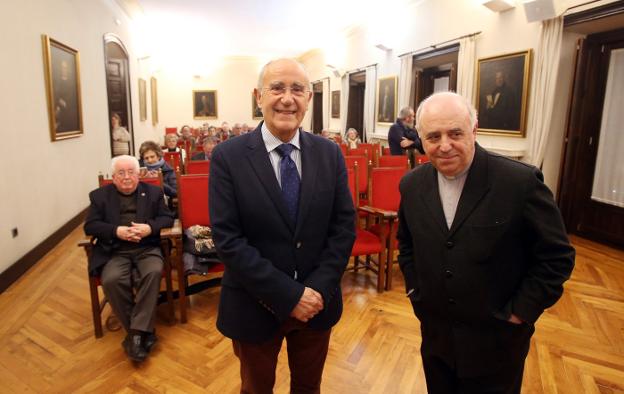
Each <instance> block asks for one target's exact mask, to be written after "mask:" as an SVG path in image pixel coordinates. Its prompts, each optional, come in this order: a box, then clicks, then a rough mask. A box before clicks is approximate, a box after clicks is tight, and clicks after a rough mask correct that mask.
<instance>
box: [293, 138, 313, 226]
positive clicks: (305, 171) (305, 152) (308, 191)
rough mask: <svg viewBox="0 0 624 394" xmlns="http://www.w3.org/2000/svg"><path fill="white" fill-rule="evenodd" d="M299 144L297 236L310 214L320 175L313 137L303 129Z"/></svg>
mask: <svg viewBox="0 0 624 394" xmlns="http://www.w3.org/2000/svg"><path fill="white" fill-rule="evenodd" d="M299 143H300V145H301V152H300V153H301V189H300V192H299V209H298V211H297V212H298V213H297V228H296V230H295V234H297V233H298V232H299V230H300V229H301V226H302V224H303V221H304V219H305V215H307V213H308V207H309V206H310V202H311V201H312V197H313V196H314V185H315V184H316V176H317V173H318V165H316V164H315V162H314V161H315V158H316V160H318V157H317V155H316V154H315V150H316V147H315V146H314V141H313V139H312V137H311V136H309V135H308V133H306V132H305V131H303V130H302V129H300V130H299Z"/></svg>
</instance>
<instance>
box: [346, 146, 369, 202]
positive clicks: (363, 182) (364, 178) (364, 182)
mask: <svg viewBox="0 0 624 394" xmlns="http://www.w3.org/2000/svg"><path fill="white" fill-rule="evenodd" d="M355 163H357V164H358V166H357V176H358V184H357V187H358V192H360V193H367V192H368V158H367V157H366V156H351V155H349V156H345V165H346V167H347V168H354V164H355Z"/></svg>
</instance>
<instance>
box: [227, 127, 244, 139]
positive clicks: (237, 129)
mask: <svg viewBox="0 0 624 394" xmlns="http://www.w3.org/2000/svg"><path fill="white" fill-rule="evenodd" d="M242 131H243V128H242V127H241V124H240V123H234V126H233V127H232V134H231V135H230V138H231V137H238V136H239V135H241V133H242Z"/></svg>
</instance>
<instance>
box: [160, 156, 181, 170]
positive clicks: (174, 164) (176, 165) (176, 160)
mask: <svg viewBox="0 0 624 394" xmlns="http://www.w3.org/2000/svg"><path fill="white" fill-rule="evenodd" d="M163 158H164V159H165V161H166V162H167V163H169V165H170V166H171V168H173V170H174V171H176V170H178V169H180V170H184V163H183V162H182V155H181V154H180V152H166V151H165V152H163Z"/></svg>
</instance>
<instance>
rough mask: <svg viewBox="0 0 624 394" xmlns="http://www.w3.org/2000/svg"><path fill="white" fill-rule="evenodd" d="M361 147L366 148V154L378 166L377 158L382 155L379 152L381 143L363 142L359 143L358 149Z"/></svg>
mask: <svg viewBox="0 0 624 394" xmlns="http://www.w3.org/2000/svg"><path fill="white" fill-rule="evenodd" d="M359 148H364V149H366V154H367V155H368V160H369V162H371V163H373V166H375V167H378V165H377V159H378V158H379V156H381V155H380V153H379V152H380V145H379V143H376V144H370V143H361V144H359V145H358V149H359Z"/></svg>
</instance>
